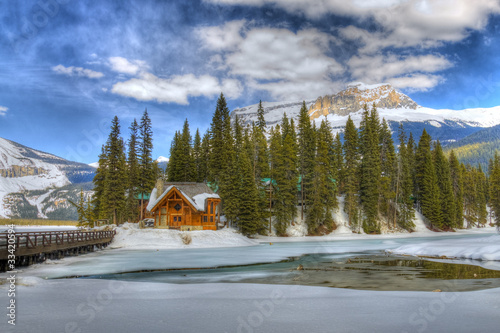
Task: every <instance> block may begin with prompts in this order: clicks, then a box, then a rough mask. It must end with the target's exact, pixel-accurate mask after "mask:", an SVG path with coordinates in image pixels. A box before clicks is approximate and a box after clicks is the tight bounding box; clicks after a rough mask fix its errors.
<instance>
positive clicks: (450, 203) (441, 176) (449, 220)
mask: <svg viewBox="0 0 500 333" xmlns="http://www.w3.org/2000/svg"><path fill="white" fill-rule="evenodd" d="M433 155H434V156H433V157H434V167H435V171H436V178H437V182H438V187H439V198H440V203H441V213H442V218H443V220H442V223H443V225H442V228H445V229H451V228H453V227H454V225H455V217H456V207H455V198H454V196H453V185H452V182H451V172H450V165H449V162H448V160H447V159H446V156H445V155H444V153H443V149H442V148H441V144H440V142H439V141H437V142H436V145H435V148H434V151H433Z"/></svg>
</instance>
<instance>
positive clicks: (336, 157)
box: [332, 133, 345, 193]
mask: <svg viewBox="0 0 500 333" xmlns="http://www.w3.org/2000/svg"><path fill="white" fill-rule="evenodd" d="M332 168H333V169H334V170H335V171H334V174H335V181H336V184H337V191H338V193H340V192H342V191H343V190H344V183H345V180H344V177H345V176H344V174H345V169H344V155H343V152H342V142H341V141H340V135H339V133H337V134H335V140H334V141H333V156H332Z"/></svg>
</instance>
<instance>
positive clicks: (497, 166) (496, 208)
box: [490, 152, 500, 229]
mask: <svg viewBox="0 0 500 333" xmlns="http://www.w3.org/2000/svg"><path fill="white" fill-rule="evenodd" d="M490 165H491V167H490V205H491V209H492V211H493V213H494V215H495V223H496V226H497V229H499V228H500V157H499V156H498V152H495V156H494V158H493V159H492V160H491V163H490Z"/></svg>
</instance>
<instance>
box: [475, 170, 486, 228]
mask: <svg viewBox="0 0 500 333" xmlns="http://www.w3.org/2000/svg"><path fill="white" fill-rule="evenodd" d="M475 184H476V198H477V199H476V201H477V222H478V223H479V224H480V225H482V226H484V225H486V222H487V220H488V211H487V209H486V205H487V201H488V194H487V191H488V183H487V178H486V175H485V173H484V172H483V169H482V167H481V164H478V166H477V169H475Z"/></svg>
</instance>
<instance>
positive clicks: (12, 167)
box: [0, 138, 94, 217]
mask: <svg viewBox="0 0 500 333" xmlns="http://www.w3.org/2000/svg"><path fill="white" fill-rule="evenodd" d="M93 172H94V171H93V168H92V167H89V166H87V165H85V164H81V163H76V162H71V161H67V160H65V159H63V158H61V157H58V156H55V155H52V154H48V153H45V152H42V151H38V150H35V149H32V148H29V147H26V146H23V145H21V144H18V143H16V142H13V141H10V140H6V139H3V138H0V217H9V216H11V215H13V214H12V213H13V211H14V210H15V211H17V209H16V207H14V206H16V205H18V204H19V203H20V202H22V204H23V205H28V206H30V204H29V203H28V201H30V200H26V199H25V198H19V196H15V195H9V194H11V193H19V192H26V191H34V190H47V191H48V189H54V188H58V187H62V186H65V185H69V184H71V183H79V182H85V181H88V180H90V179H92V177H93ZM46 193H49V192H46ZM44 194H45V193H40V194H38V197H37V198H34V199H32V200H31V201H33V202H31V205H32V206H36V207H37V206H39V204H40V202H41V201H43V200H44V199H45V196H44ZM49 194H50V193H49ZM18 199H19V200H18ZM25 201H26V202H25ZM40 217H43V216H40Z"/></svg>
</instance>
